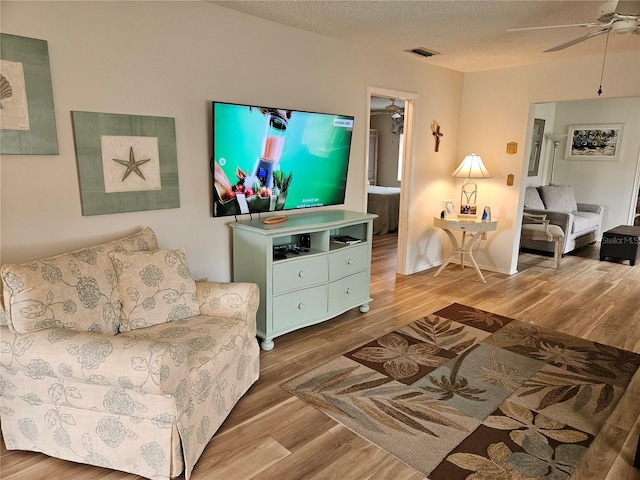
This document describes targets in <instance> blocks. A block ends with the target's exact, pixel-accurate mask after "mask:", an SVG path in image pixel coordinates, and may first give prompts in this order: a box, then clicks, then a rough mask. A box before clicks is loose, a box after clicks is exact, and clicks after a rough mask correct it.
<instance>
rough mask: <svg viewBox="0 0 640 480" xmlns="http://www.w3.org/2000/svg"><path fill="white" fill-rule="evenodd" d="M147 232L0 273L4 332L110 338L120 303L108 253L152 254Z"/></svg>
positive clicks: (9, 266)
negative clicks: (52, 331)
mask: <svg viewBox="0 0 640 480" xmlns="http://www.w3.org/2000/svg"><path fill="white" fill-rule="evenodd" d="M157 249H158V241H157V239H156V236H155V234H154V233H153V230H152V229H151V228H145V229H143V230H142V231H140V232H138V233H135V234H133V235H129V236H126V237H124V238H121V239H119V240H114V241H111V242H108V243H104V244H101V245H95V246H93V247H89V248H83V249H81V250H75V251H73V252H69V253H64V254H62V255H58V256H55V257H51V258H45V259H42V260H36V261H33V262H29V263H23V264H19V265H12V264H7V265H3V266H2V269H1V270H0V275H1V276H2V284H3V297H4V306H5V309H6V315H7V318H8V326H9V328H10V329H11V330H12V331H13V332H16V333H27V332H31V331H34V330H41V329H44V328H52V327H56V328H69V329H72V330H79V331H88V332H98V333H104V334H111V335H115V334H116V333H118V331H119V319H120V308H121V304H120V297H119V295H118V290H117V283H116V275H115V271H114V269H113V263H112V262H111V259H110V258H109V253H111V252H120V251H137V250H157Z"/></svg>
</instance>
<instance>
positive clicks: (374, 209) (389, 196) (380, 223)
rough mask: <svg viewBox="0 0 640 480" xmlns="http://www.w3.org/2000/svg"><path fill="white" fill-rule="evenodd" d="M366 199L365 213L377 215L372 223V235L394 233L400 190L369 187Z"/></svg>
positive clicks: (396, 227) (397, 188)
mask: <svg viewBox="0 0 640 480" xmlns="http://www.w3.org/2000/svg"><path fill="white" fill-rule="evenodd" d="M367 199H368V201H367V212H369V213H375V214H376V215H378V218H376V219H375V220H374V221H373V233H374V235H378V234H385V233H389V232H394V231H396V230H397V229H398V216H399V214H400V188H399V187H382V186H380V185H369V188H368V192H367Z"/></svg>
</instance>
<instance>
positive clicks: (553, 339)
mask: <svg viewBox="0 0 640 480" xmlns="http://www.w3.org/2000/svg"><path fill="white" fill-rule="evenodd" d="M639 365H640V355H638V354H636V353H632V352H628V351H625V350H620V349H618V348H613V347H609V346H606V345H602V344H599V343H595V342H591V341H588V340H582V339H580V338H576V337H573V336H570V335H565V334H562V333H558V332H554V331H552V330H548V329H544V328H541V327H537V326H535V325H531V324H528V323H523V322H519V321H516V320H512V319H509V318H506V317H502V316H499V315H495V314H492V313H489V312H485V311H481V310H477V309H474V308H471V307H466V306H464V305H460V304H453V305H450V306H449V307H446V308H444V309H442V310H440V311H438V312H435V313H434V314H431V315H428V316H426V317H425V318H423V319H421V320H418V321H416V322H414V323H411V324H409V325H407V326H405V327H403V328H401V329H399V330H396V331H394V332H391V333H389V334H387V335H384V336H383V337H380V338H379V339H377V340H375V341H373V342H370V343H368V344H366V345H362V346H360V347H358V348H356V349H355V350H352V351H351V352H348V353H346V354H345V355H343V356H341V357H338V358H336V359H334V360H331V361H330V362H328V363H326V364H325V365H322V366H321V367H318V368H316V369H314V370H312V371H310V372H308V373H305V374H303V375H301V376H299V377H297V378H295V379H294V380H292V381H290V382H288V383H286V384H285V385H283V388H284V389H285V390H287V391H289V392H291V393H292V394H294V395H296V396H297V397H299V398H300V399H302V400H304V401H305V402H307V403H309V404H311V405H313V406H314V407H315V408H317V409H319V410H321V411H322V412H324V413H326V414H327V415H329V416H330V417H332V418H333V419H334V420H336V421H338V422H340V423H342V424H343V425H345V426H347V427H348V428H349V429H351V430H353V431H354V432H356V433H357V434H359V435H361V436H362V437H364V438H366V439H367V440H369V441H371V442H372V443H374V444H376V445H378V446H379V447H381V448H383V449H384V450H386V451H387V452H389V453H391V454H392V455H394V456H395V457H397V458H398V459H400V460H401V461H403V462H404V463H406V464H407V465H409V466H411V467H413V468H414V469H416V470H417V471H419V472H420V473H422V474H424V475H425V476H428V478H429V479H430V480H457V479H467V478H469V479H473V480H498V479H502V480H509V479H517V480H534V479H553V480H560V479H566V478H569V476H570V475H571V473H572V472H573V470H574V468H575V467H576V465H577V464H578V462H579V461H580V459H581V458H582V456H583V454H584V453H585V452H586V450H587V448H588V447H589V445H590V444H591V442H592V441H593V439H594V437H595V435H596V433H597V432H598V430H599V429H600V427H601V426H602V424H603V423H604V421H605V420H606V419H607V417H608V416H609V415H610V413H611V412H612V410H613V408H614V407H615V405H616V403H617V402H618V400H619V399H620V397H621V396H622V393H623V392H624V390H625V388H626V387H627V385H628V383H629V382H630V380H631V378H632V377H633V375H634V373H635V371H636V370H637V369H638V366H639Z"/></svg>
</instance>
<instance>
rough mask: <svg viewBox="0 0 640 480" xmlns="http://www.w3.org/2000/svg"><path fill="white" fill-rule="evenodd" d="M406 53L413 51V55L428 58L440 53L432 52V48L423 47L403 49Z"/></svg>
mask: <svg viewBox="0 0 640 480" xmlns="http://www.w3.org/2000/svg"><path fill="white" fill-rule="evenodd" d="M405 51H406V52H408V53H413V54H414V55H420V56H421V57H425V58H429V57H433V56H434V55H440V54H439V53H438V52H434V51H433V50H427V49H426V48H423V47H418V48H412V49H410V50H405Z"/></svg>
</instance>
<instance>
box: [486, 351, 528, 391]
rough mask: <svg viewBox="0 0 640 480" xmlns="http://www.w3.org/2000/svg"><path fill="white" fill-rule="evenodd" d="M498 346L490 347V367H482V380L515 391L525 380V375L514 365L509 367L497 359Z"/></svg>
mask: <svg viewBox="0 0 640 480" xmlns="http://www.w3.org/2000/svg"><path fill="white" fill-rule="evenodd" d="M499 351H500V349H499V348H495V347H494V348H492V349H491V368H486V367H483V368H482V371H481V372H480V378H481V379H482V381H484V382H486V383H489V384H491V385H496V386H498V387H504V388H506V389H507V390H511V391H515V390H516V389H517V388H518V387H519V386H520V385H522V384H523V383H524V382H525V381H526V377H525V376H523V375H522V373H520V370H518V369H517V368H515V367H510V366H509V365H506V364H504V363H502V362H500V361H499V360H498V352H499Z"/></svg>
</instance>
